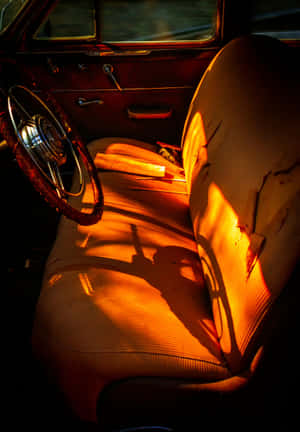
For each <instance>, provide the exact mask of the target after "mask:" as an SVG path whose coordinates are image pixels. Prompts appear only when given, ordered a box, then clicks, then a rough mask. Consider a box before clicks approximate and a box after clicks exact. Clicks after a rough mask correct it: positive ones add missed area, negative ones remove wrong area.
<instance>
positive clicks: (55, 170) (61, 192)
mask: <svg viewBox="0 0 300 432" xmlns="http://www.w3.org/2000/svg"><path fill="white" fill-rule="evenodd" d="M47 166H48V169H49V173H50V177H51V179H52V181H53V183H54V186H55V190H56V193H57V196H58V198H60V199H62V198H64V199H65V198H66V197H67V193H66V190H65V186H64V183H63V180H62V177H61V174H60V170H59V166H58V165H57V164H56V163H55V162H47Z"/></svg>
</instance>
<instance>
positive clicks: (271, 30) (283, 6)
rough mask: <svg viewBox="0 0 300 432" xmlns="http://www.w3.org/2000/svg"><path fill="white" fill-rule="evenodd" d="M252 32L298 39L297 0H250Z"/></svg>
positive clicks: (299, 8) (298, 9)
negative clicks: (251, 6) (251, 5)
mask: <svg viewBox="0 0 300 432" xmlns="http://www.w3.org/2000/svg"><path fill="white" fill-rule="evenodd" d="M252 4H253V9H252V33H255V34H265V35H269V36H273V37H276V38H278V39H300V2H299V0H284V1H282V0H281V1H280V0H276V1H275V0H273V1H270V0H252Z"/></svg>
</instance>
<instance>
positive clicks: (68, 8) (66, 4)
mask: <svg viewBox="0 0 300 432" xmlns="http://www.w3.org/2000/svg"><path fill="white" fill-rule="evenodd" d="M94 4H95V2H94V0H76V1H74V0H61V1H60V2H59V3H58V4H57V5H56V7H55V8H54V9H53V11H52V12H51V13H50V15H49V16H48V18H47V20H46V21H45V22H44V23H43V24H42V26H41V27H40V29H39V30H38V32H37V35H36V37H35V38H36V39H44V40H49V39H76V38H80V39H90V38H94V37H95V36H96V20H95V7H94Z"/></svg>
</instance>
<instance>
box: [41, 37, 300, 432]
mask: <svg viewBox="0 0 300 432" xmlns="http://www.w3.org/2000/svg"><path fill="white" fill-rule="evenodd" d="M279 52H280V55H279ZM278 58H280V59H281V62H282V63H281V64H279V62H278ZM282 59H286V61H284V60H282ZM289 61H290V60H289V52H288V49H287V48H286V47H284V46H282V45H281V44H280V43H279V42H277V41H276V40H273V39H271V38H265V37H248V38H241V39H237V40H235V41H233V42H231V43H230V44H229V45H227V46H226V47H225V48H224V49H223V50H221V51H220V53H219V54H218V55H217V56H216V58H215V59H214V61H213V62H212V64H211V65H210V66H209V68H208V70H207V72H206V74H205V76H204V77H203V79H202V80H201V82H200V84H199V86H198V88H197V90H196V92H195V95H194V98H193V100H192V102H191V106H190V108H189V113H188V116H187V120H186V125H185V129H184V132H183V139H182V144H183V146H182V152H183V164H184V170H185V177H184V178H183V177H182V175H181V173H179V172H177V171H178V170H177V171H176V168H175V167H173V168H172V164H171V165H170V164H169V163H167V162H166V161H165V160H164V159H163V158H162V157H161V156H160V155H159V154H157V152H156V151H155V146H152V145H150V144H147V143H143V142H139V141H136V140H130V139H124V138H103V139H100V140H95V141H94V142H92V143H91V144H90V146H89V150H90V152H91V155H92V157H93V158H95V159H96V158H97V154H98V153H100V152H101V153H105V154H111V153H115V154H123V155H124V154H125V155H127V156H130V157H131V158H132V159H133V160H135V159H136V160H143V162H149V163H156V164H157V165H164V166H166V167H167V168H168V169H173V170H174V171H173V180H172V179H171V180H170V177H169V178H167V179H166V178H163V177H162V178H159V179H157V178H156V179H154V178H152V177H147V176H141V175H136V174H130V173H125V172H116V171H109V170H106V171H101V172H100V174H99V175H100V176H101V180H102V183H103V189H104V200H105V209H104V214H103V219H102V220H101V221H100V222H99V223H97V224H96V225H94V226H90V227H85V226H79V225H76V224H74V223H73V222H71V221H69V220H67V219H65V218H64V217H62V219H61V222H60V226H59V230H58V234H57V239H56V242H55V244H54V246H53V249H52V252H51V254H50V256H49V259H48V263H47V266H46V269H45V275H44V283H43V288H42V292H41V296H40V299H39V304H38V307H37V312H36V320H35V326H34V331H33V347H34V350H35V353H36V355H37V356H38V358H40V360H41V361H42V362H43V364H45V366H46V368H47V369H48V371H50V373H51V374H52V376H53V378H54V380H55V382H57V384H58V385H59V387H60V388H61V389H62V390H63V392H64V394H65V397H66V400H67V402H68V404H69V405H70V406H71V407H72V409H73V411H74V412H75V413H76V415H78V416H79V417H81V418H82V419H85V420H88V421H95V422H96V421H98V422H100V424H101V425H103V427H104V430H111V429H113V428H114V427H115V428H118V427H119V426H120V425H122V426H126V425H141V424H145V422H148V424H155V423H153V422H155V421H163V422H164V424H174V422H175V423H176V421H177V420H178V419H179V418H180V419H181V420H182V419H184V418H185V416H186V415H187V413H190V412H191V411H192V409H191V407H193V409H194V408H195V406H197V405H199V404H200V405H199V406H201V409H202V410H203V412H206V413H207V416H209V415H211V414H212V413H213V412H215V411H216V409H218V408H220V407H222V401H223V400H225V399H222V398H226V397H227V396H228V395H232V394H236V395H243V397H244V395H245V393H244V388H251V384H249V382H250V383H251V378H253V377H255V376H256V370H257V368H259V365H260V364H261V361H263V358H264V353H265V351H266V349H267V346H268V344H269V341H270V340H271V336H272V333H273V336H274V331H275V329H276V326H277V324H278V323H279V322H285V320H286V319H287V313H286V308H285V304H286V303H285V301H283V300H282V298H284V295H285V294H284V293H285V292H286V288H285V287H286V285H287V283H288V281H289V279H290V277H291V275H292V273H293V270H294V268H295V267H296V265H297V262H298V260H299V253H300V241H299V239H300V232H299V223H298V220H299V214H300V213H299V212H300V204H299V203H300V200H299V194H300V191H299V184H300V182H299V180H300V166H299V160H300V148H299V142H300V130H299V127H298V121H299V100H300V98H299V96H300V94H299V80H298V78H297V77H296V75H297V74H296V73H295V71H294V70H293V69H292V68H289V67H288V65H289ZM177 180H180V181H177ZM184 180H185V181H184ZM89 199H90V197H89V191H88V189H87V191H86V194H85V196H84V197H83V200H82V206H83V208H84V207H86V208H88V206H89ZM275 336H276V334H275ZM278 337H280V338H281V337H282V334H280V333H278ZM246 384H248V386H247V385H246ZM254 388H255V391H256V392H258V393H259V392H260V390H258V389H259V386H258V387H254ZM220 395H221V396H220ZM226 395H227V396H226ZM256 396H257V401H256V402H253V400H252V404H246V405H247V409H245V410H244V414H245V415H251V413H253V411H255V409H257V410H258V411H259V410H260V404H259V397H258V396H259V395H258V394H257V393H256ZM230 397H231V396H230ZM239 397H240V396H237V399H234V398H233V399H230V400H231V401H235V402H236V401H237V400H238V398H239ZM251 397H253V394H252V396H251ZM243 400H245V399H243ZM225 405H226V409H227V408H228V407H229V405H228V404H225ZM225 405H224V406H225ZM224 406H223V408H222V409H223V411H222V412H224ZM176 407H179V408H176ZM181 408H182V411H181ZM178 421H179V420H178Z"/></svg>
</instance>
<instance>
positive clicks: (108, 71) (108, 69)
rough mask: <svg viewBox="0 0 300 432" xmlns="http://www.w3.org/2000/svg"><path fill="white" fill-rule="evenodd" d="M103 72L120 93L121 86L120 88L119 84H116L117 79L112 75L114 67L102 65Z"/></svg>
mask: <svg viewBox="0 0 300 432" xmlns="http://www.w3.org/2000/svg"><path fill="white" fill-rule="evenodd" d="M102 69H103V72H104V73H105V74H106V75H108V76H109V78H110V79H111V80H112V82H113V83H114V85H115V86H116V87H117V89H118V90H119V91H122V88H121V86H120V84H119V83H118V81H117V79H116V77H115V76H114V74H113V71H114V67H113V66H112V65H111V64H107V63H106V64H104V65H103V68H102Z"/></svg>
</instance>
